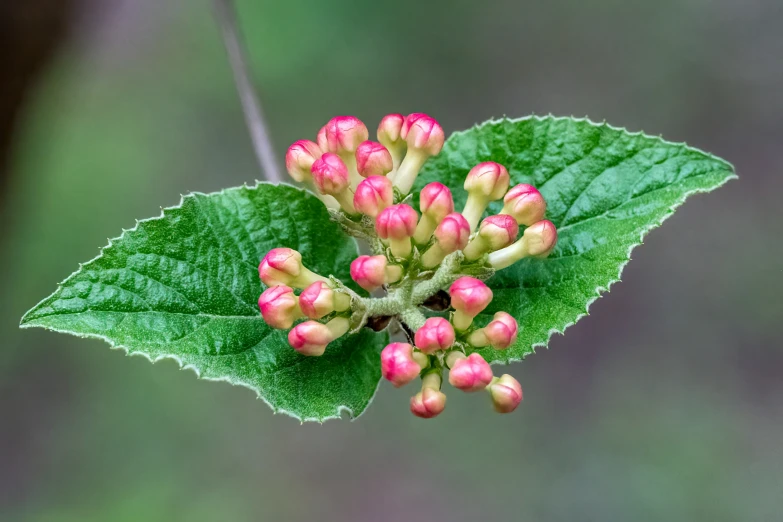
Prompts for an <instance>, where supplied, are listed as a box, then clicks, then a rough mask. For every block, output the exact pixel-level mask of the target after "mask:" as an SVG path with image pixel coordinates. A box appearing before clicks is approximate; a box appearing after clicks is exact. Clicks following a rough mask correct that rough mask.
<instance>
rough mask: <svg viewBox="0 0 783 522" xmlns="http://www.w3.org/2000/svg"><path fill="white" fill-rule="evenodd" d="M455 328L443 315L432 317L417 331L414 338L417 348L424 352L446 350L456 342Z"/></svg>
mask: <svg viewBox="0 0 783 522" xmlns="http://www.w3.org/2000/svg"><path fill="white" fill-rule="evenodd" d="M454 339H455V334H454V328H453V327H452V326H451V323H449V322H448V321H447V320H445V319H443V318H442V317H430V318H429V319H427V320H426V321H424V325H422V327H421V328H419V329H418V330H417V331H416V335H415V337H414V340H415V342H416V348H418V349H419V350H421V351H422V352H424V353H434V352H437V351H438V350H445V349H446V348H450V347H451V345H453V344H454Z"/></svg>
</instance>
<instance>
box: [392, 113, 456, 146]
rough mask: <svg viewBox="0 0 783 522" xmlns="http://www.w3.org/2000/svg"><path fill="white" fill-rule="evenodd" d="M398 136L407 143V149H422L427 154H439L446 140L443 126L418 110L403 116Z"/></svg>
mask: <svg viewBox="0 0 783 522" xmlns="http://www.w3.org/2000/svg"><path fill="white" fill-rule="evenodd" d="M400 136H401V137H402V139H404V140H405V141H406V142H407V143H408V149H412V148H413V149H419V150H422V151H424V152H425V153H426V154H427V155H428V156H435V155H437V154H439V153H440V151H441V149H442V148H443V143H444V142H445V141H446V135H445V134H444V133H443V128H442V127H441V126H440V124H439V123H438V122H437V121H436V120H435V118H431V117H430V116H428V115H426V114H423V113H420V112H414V113H413V114H409V115H408V117H407V118H405V121H404V122H403V124H402V129H401V130H400Z"/></svg>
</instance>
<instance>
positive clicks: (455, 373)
mask: <svg viewBox="0 0 783 522" xmlns="http://www.w3.org/2000/svg"><path fill="white" fill-rule="evenodd" d="M491 381H492V368H490V367H489V364H487V361H485V360H484V358H483V357H482V356H480V355H479V354H477V353H472V354H470V355H469V356H468V357H466V358H463V359H458V360H457V361H456V362H455V363H454V365H453V366H452V367H451V371H449V384H451V385H452V386H454V387H455V388H458V389H460V390H462V391H466V392H475V391H479V390H483V389H484V388H486V387H487V385H488V384H489V383H490V382H491Z"/></svg>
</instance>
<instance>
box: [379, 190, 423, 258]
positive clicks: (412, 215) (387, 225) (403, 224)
mask: <svg viewBox="0 0 783 522" xmlns="http://www.w3.org/2000/svg"><path fill="white" fill-rule="evenodd" d="M418 221H419V215H418V214H417V213H416V211H415V210H413V208H412V207H411V206H409V205H405V204H404V203H400V204H399V205H392V206H390V207H386V208H385V209H383V210H382V211H381V213H380V214H378V217H377V218H376V219H375V232H376V233H377V234H378V236H379V237H380V238H381V239H388V240H389V244H390V247H391V251H392V254H394V255H395V256H397V257H402V258H404V257H408V255H410V253H411V240H410V238H411V236H413V234H414V232H416V223H418Z"/></svg>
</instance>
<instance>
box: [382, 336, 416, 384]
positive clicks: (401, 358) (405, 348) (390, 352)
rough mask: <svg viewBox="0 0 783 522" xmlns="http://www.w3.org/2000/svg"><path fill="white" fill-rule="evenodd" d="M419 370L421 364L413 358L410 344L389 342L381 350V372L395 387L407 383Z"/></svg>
mask: <svg viewBox="0 0 783 522" xmlns="http://www.w3.org/2000/svg"><path fill="white" fill-rule="evenodd" d="M420 372H421V365H420V364H419V363H418V362H417V361H416V360H415V359H414V354H413V346H411V345H410V344H407V343H391V344H390V345H388V346H386V348H384V349H383V351H382V352H381V374H382V375H383V377H384V379H386V380H388V381H390V382H391V383H392V384H393V385H394V387H395V388H399V387H400V386H404V385H406V384H408V383H409V382H411V381H412V380H413V379H415V378H416V377H418V376H419V373H420Z"/></svg>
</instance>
